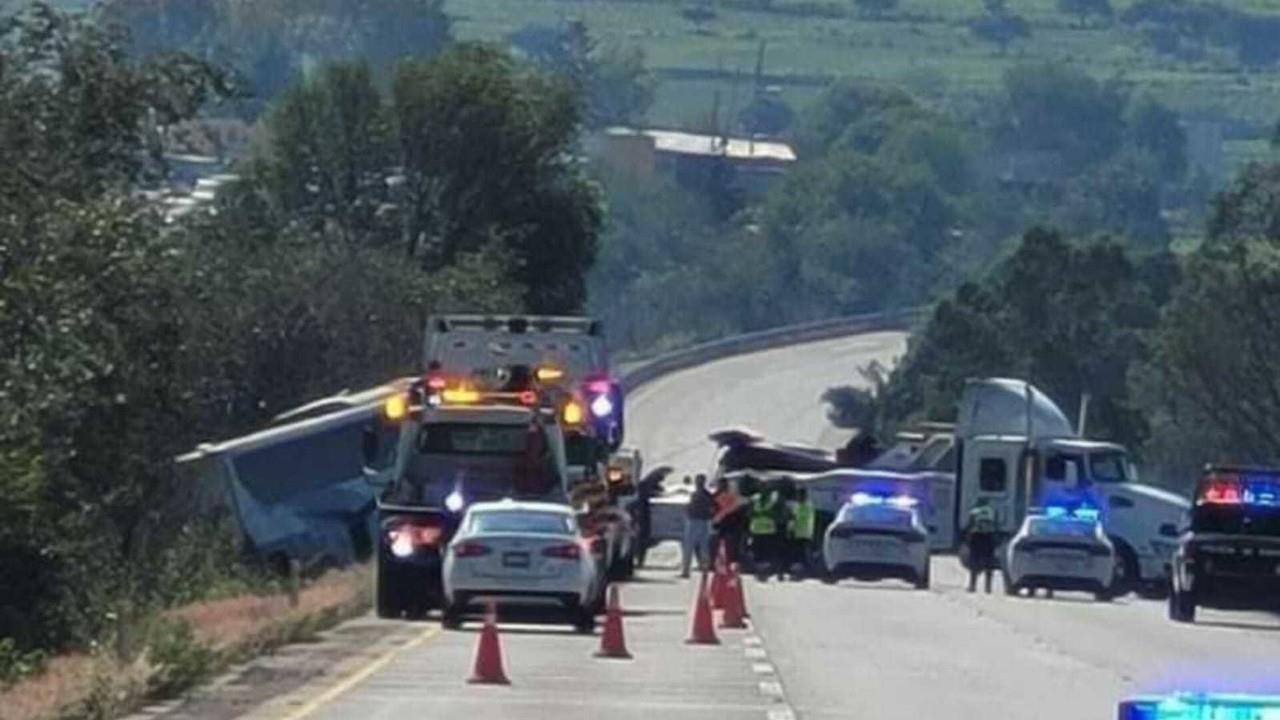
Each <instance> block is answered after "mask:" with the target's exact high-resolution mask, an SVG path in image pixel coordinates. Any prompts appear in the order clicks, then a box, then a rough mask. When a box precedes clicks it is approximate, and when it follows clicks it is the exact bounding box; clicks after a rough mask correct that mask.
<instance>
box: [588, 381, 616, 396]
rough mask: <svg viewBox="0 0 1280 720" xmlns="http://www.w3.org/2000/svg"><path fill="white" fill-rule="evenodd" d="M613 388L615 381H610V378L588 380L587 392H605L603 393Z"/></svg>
mask: <svg viewBox="0 0 1280 720" xmlns="http://www.w3.org/2000/svg"><path fill="white" fill-rule="evenodd" d="M612 389H613V383H611V382H609V380H607V379H605V380H588V381H587V392H593V393H600V394H603V393H607V392H609V391H610V390H612Z"/></svg>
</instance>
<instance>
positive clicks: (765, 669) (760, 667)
mask: <svg viewBox="0 0 1280 720" xmlns="http://www.w3.org/2000/svg"><path fill="white" fill-rule="evenodd" d="M751 672H754V673H755V674H757V675H773V674H774V673H775V672H776V671H775V670H774V669H773V665H771V664H770V663H767V662H758V663H751Z"/></svg>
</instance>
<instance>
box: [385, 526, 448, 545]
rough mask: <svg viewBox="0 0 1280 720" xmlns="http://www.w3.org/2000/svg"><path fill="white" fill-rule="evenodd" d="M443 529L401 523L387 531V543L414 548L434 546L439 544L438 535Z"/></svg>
mask: <svg viewBox="0 0 1280 720" xmlns="http://www.w3.org/2000/svg"><path fill="white" fill-rule="evenodd" d="M442 533H443V529H442V528H440V527H439V526H436V525H421V524H418V523H403V524H400V525H393V526H392V527H391V528H389V529H388V530H387V541H388V542H390V543H391V544H393V545H394V544H395V543H397V542H398V543H408V544H410V545H413V546H415V547H417V546H421V545H435V544H436V543H438V542H440V535H441V534H442Z"/></svg>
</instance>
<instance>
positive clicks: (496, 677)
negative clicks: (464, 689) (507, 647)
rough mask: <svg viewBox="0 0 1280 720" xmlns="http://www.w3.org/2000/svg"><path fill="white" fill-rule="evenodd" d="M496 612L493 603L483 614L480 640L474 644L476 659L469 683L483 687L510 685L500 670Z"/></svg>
mask: <svg viewBox="0 0 1280 720" xmlns="http://www.w3.org/2000/svg"><path fill="white" fill-rule="evenodd" d="M497 615H498V613H497V610H495V609H494V606H493V602H492V601H490V602H489V607H488V608H487V609H486V610H485V614H484V627H483V628H481V630H480V639H479V640H478V641H477V642H476V658H475V662H474V663H472V669H471V677H470V678H468V679H467V682H469V683H476V684H484V685H510V684H511V681H510V680H508V679H507V673H506V671H505V670H503V669H502V644H501V642H499V640H498V622H497Z"/></svg>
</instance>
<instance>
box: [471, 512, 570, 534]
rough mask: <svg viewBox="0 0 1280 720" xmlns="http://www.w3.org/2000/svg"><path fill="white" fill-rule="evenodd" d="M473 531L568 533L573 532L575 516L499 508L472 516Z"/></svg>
mask: <svg viewBox="0 0 1280 720" xmlns="http://www.w3.org/2000/svg"><path fill="white" fill-rule="evenodd" d="M471 530H472V531H473V532H512V533H532V534H535V535H567V534H570V533H572V532H573V518H571V517H569V516H568V515H563V514H561V513H550V512H523V511H512V510H498V511H489V512H478V513H475V514H473V515H472V516H471Z"/></svg>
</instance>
